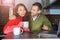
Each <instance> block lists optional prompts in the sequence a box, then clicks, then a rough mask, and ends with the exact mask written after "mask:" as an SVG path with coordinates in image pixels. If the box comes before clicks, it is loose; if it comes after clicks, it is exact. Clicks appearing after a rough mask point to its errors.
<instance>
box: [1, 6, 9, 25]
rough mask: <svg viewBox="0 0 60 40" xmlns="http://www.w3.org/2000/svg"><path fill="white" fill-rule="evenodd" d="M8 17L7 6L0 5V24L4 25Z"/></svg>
mask: <svg viewBox="0 0 60 40" xmlns="http://www.w3.org/2000/svg"><path fill="white" fill-rule="evenodd" d="M8 18H9V7H7V6H0V25H2V26H4V25H5V24H6V22H7V21H8Z"/></svg>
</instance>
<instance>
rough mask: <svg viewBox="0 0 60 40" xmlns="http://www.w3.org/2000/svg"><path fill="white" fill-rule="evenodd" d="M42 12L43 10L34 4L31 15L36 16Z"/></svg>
mask: <svg viewBox="0 0 60 40" xmlns="http://www.w3.org/2000/svg"><path fill="white" fill-rule="evenodd" d="M40 13H41V10H39V8H38V6H36V5H34V6H32V8H31V16H36V15H38V14H40Z"/></svg>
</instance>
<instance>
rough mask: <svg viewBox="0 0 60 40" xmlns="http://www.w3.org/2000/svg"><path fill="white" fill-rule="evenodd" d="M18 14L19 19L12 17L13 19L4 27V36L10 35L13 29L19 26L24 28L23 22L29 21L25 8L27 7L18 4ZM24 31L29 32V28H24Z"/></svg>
mask: <svg viewBox="0 0 60 40" xmlns="http://www.w3.org/2000/svg"><path fill="white" fill-rule="evenodd" d="M16 13H17V14H18V17H16V16H15V15H13V16H12V18H11V17H10V18H9V19H11V20H9V21H8V22H7V24H6V25H5V26H4V29H3V32H4V34H8V33H9V32H12V31H13V28H14V27H16V26H18V27H20V28H23V26H22V22H23V21H27V20H28V18H27V17H28V15H27V13H28V12H27V9H26V7H25V5H23V4H18V5H17V6H16ZM24 31H29V28H27V29H26V28H24Z"/></svg>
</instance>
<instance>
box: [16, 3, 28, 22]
mask: <svg viewBox="0 0 60 40" xmlns="http://www.w3.org/2000/svg"><path fill="white" fill-rule="evenodd" d="M19 6H23V7H24V8H25V10H26V15H25V16H24V17H23V21H27V20H28V11H27V8H26V6H25V5H24V4H22V3H20V4H18V5H17V6H16V8H15V12H16V16H17V17H18V16H19V15H18V14H17V10H18V7H19Z"/></svg>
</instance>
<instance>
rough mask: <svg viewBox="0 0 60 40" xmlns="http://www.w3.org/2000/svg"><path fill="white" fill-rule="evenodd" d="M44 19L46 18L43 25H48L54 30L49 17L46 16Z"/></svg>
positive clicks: (49, 28) (49, 29) (50, 29)
mask: <svg viewBox="0 0 60 40" xmlns="http://www.w3.org/2000/svg"><path fill="white" fill-rule="evenodd" d="M43 19H44V21H43V25H46V26H48V31H53V28H52V25H51V22H50V21H49V20H48V19H47V17H44V18H43Z"/></svg>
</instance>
